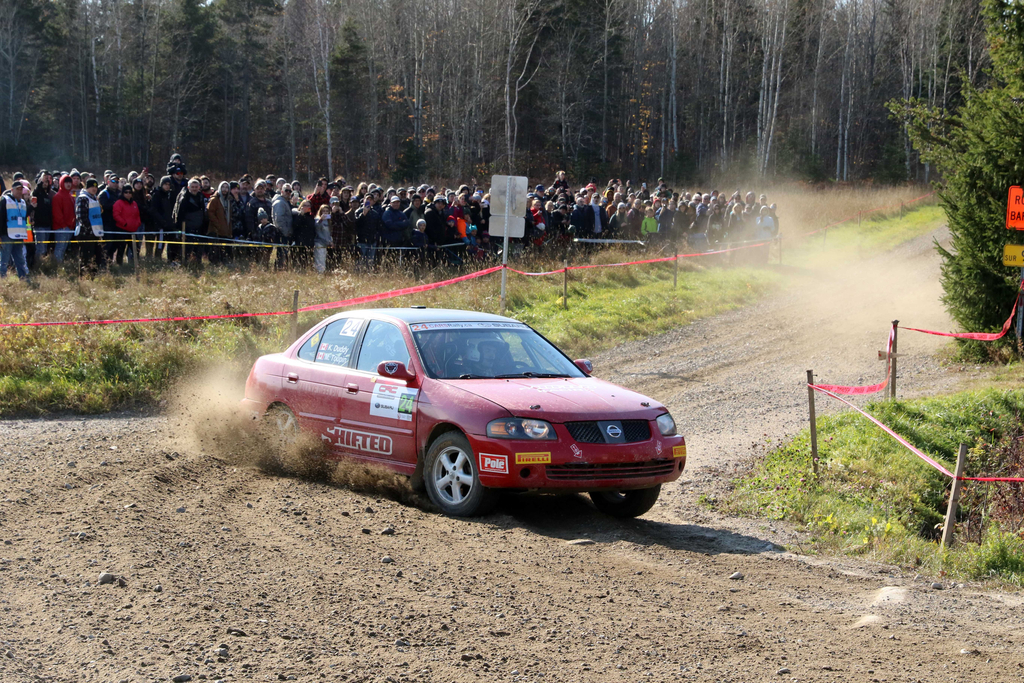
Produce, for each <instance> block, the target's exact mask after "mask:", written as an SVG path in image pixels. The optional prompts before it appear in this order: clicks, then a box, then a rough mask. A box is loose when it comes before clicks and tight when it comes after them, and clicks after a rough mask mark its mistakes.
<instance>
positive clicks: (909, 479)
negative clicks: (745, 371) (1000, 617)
mask: <svg viewBox="0 0 1024 683" xmlns="http://www.w3.org/2000/svg"><path fill="white" fill-rule="evenodd" d="M866 410H867V411H868V412H870V413H871V414H872V415H874V416H875V417H877V418H878V419H879V420H881V421H882V422H883V423H885V424H887V425H889V426H890V427H892V428H893V429H894V430H895V431H896V432H897V433H898V434H900V435H901V436H903V437H904V438H906V439H907V440H908V441H909V442H910V443H912V444H914V445H915V446H916V447H918V448H919V449H921V450H922V451H924V452H925V453H927V454H929V455H930V456H932V457H933V458H935V459H936V460H938V461H939V462H941V463H943V464H944V465H945V466H946V467H947V468H948V469H949V470H950V471H952V470H953V464H954V463H955V461H956V454H957V450H958V447H959V444H960V443H961V442H963V443H966V444H968V445H969V446H970V451H969V457H968V462H967V468H966V474H967V475H968V476H980V475H987V474H997V475H999V474H1006V472H1007V469H1008V467H1009V466H1010V465H1012V467H1009V469H1011V470H1013V469H1017V468H1018V464H1019V463H1017V460H1019V454H1018V456H1014V458H1016V459H1010V458H1008V457H1007V454H1008V453H1011V454H1012V453H1014V452H1017V451H1014V450H1013V449H1012V448H1009V447H1008V446H1007V443H1008V442H1013V443H1014V444H1017V445H1020V441H1021V438H1020V429H1021V414H1022V413H1024V390H1020V389H1017V390H1008V391H1000V390H995V389H988V390H983V391H968V392H961V393H958V394H953V395H950V396H943V397H938V398H929V399H919V400H914V401H895V402H893V401H889V402H875V403H869V404H868V406H867V408H866ZM809 438H810V437H809V434H808V432H807V431H806V430H805V431H804V432H802V433H801V434H799V435H797V436H796V437H795V438H793V439H792V440H790V441H789V442H787V443H786V444H784V445H782V446H780V447H778V448H775V449H774V450H771V451H769V452H768V453H767V454H766V455H765V456H764V457H763V459H762V460H761V461H760V462H758V463H757V464H756V466H755V467H754V469H753V470H752V472H751V473H750V474H748V475H747V476H745V477H743V478H742V479H741V480H740V481H739V482H738V484H737V486H736V488H735V491H734V492H733V494H732V496H731V498H730V499H729V501H727V503H725V505H726V506H727V507H728V508H729V509H731V510H733V511H735V512H738V513H741V514H746V515H751V516H758V517H767V518H770V519H785V520H789V521H792V522H795V523H797V524H801V525H804V526H805V527H806V528H807V530H808V531H809V532H810V533H811V535H812V543H813V547H814V549H815V550H819V551H828V552H843V553H856V554H869V555H871V556H872V557H874V558H876V559H880V560H885V561H892V562H897V563H900V564H903V565H906V566H922V565H925V566H926V567H927V568H928V569H930V570H931V571H933V572H935V573H936V574H942V573H949V574H951V575H953V576H956V577H960V578H971V579H979V578H989V577H992V576H996V577H999V578H1001V579H1002V580H1005V581H1007V582H1010V583H1014V584H1020V582H1021V580H1022V579H1024V572H1022V568H1024V541H1022V540H1021V538H1020V531H1021V529H1022V526H1021V521H1022V520H1021V519H1020V518H1019V514H1018V512H1019V511H1013V510H1009V511H1007V510H1008V509H1009V508H1013V507H1014V506H1015V505H1016V503H1014V504H1012V505H1010V506H1009V508H1008V507H1007V505H1006V501H1007V500H1010V501H1011V502H1012V501H1013V500H1015V498H1014V497H1013V495H1011V496H1010V498H1007V497H1006V495H1004V494H1007V493H1010V494H1012V493H1013V492H1012V491H1010V490H1008V489H1005V487H1012V486H1013V485H1007V484H1004V485H995V484H983V483H980V482H966V483H965V485H964V487H965V488H964V490H965V494H964V498H963V499H962V500H961V508H960V520H961V522H962V524H961V525H960V526H959V527H958V532H959V534H960V537H961V540H969V539H970V538H971V537H973V538H974V540H975V541H977V542H975V543H970V542H962V543H958V544H957V546H956V547H955V549H953V550H950V551H946V552H943V551H942V550H941V549H940V548H939V547H938V545H937V544H936V543H935V539H936V538H938V536H939V534H940V529H941V524H942V520H943V517H944V515H945V509H946V505H947V501H948V492H949V488H950V480H949V479H948V478H947V477H945V476H944V475H942V474H941V473H939V472H938V471H936V470H935V469H933V468H932V467H930V466H929V465H928V464H927V463H925V462H923V461H922V460H920V459H919V458H917V457H916V456H914V455H913V454H912V453H910V452H909V451H907V450H906V449H905V448H904V447H903V446H901V445H900V444H898V443H897V442H896V441H895V440H894V439H892V438H891V437H890V436H888V435H887V434H885V433H884V432H883V431H882V430H880V429H879V428H878V427H877V426H875V425H874V424H872V423H871V422H870V421H868V420H866V419H865V418H863V417H862V416H860V415H859V414H857V413H854V412H848V413H842V414H839V415H834V416H828V417H824V418H821V419H819V421H818V444H819V470H820V472H819V475H818V477H815V476H814V475H813V474H812V471H811V462H810V444H809ZM1014 448H1016V446H1015V447H1014ZM1010 460H1013V462H1010ZM1013 476H1019V475H1013ZM1000 486H1002V487H1003V488H1004V490H1001V489H1000ZM997 508H998V509H997Z"/></svg>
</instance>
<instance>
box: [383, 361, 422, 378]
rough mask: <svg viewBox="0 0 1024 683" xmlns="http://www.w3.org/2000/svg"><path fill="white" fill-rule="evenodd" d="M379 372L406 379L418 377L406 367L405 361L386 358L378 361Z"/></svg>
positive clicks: (385, 375) (386, 375)
mask: <svg viewBox="0 0 1024 683" xmlns="http://www.w3.org/2000/svg"><path fill="white" fill-rule="evenodd" d="M377 374H378V375H380V376H381V377H390V378H392V379H404V380H406V381H410V380H414V379H416V374H415V373H414V372H413V371H412V370H410V369H409V368H407V367H405V363H402V362H401V361H397V360H385V361H381V362H380V363H377Z"/></svg>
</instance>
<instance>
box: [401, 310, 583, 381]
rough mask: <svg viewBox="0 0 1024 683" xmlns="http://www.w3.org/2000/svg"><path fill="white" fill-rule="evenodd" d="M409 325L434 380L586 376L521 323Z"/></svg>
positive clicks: (421, 356)
mask: <svg viewBox="0 0 1024 683" xmlns="http://www.w3.org/2000/svg"><path fill="white" fill-rule="evenodd" d="M409 328H410V329H411V330H412V336H413V339H415V340H416V346H417V347H418V348H419V351H420V358H422V359H423V363H424V365H426V368H427V372H428V373H429V374H430V376H431V377H433V378H435V379H496V378H518V377H585V376H586V375H584V374H583V373H582V372H581V371H580V369H579V368H577V367H576V365H575V364H574V363H573V362H572V361H571V360H569V359H568V358H566V356H565V354H563V353H562V352H561V351H559V350H558V349H557V348H555V347H554V346H553V345H552V344H551V343H550V342H549V341H547V340H546V339H544V338H543V337H541V336H540V335H539V334H537V333H536V332H534V331H533V330H532V329H530V328H529V327H527V326H526V325H524V324H522V323H500V322H497V323H489V322H488V323H460V322H451V323H420V324H413V325H410V326H409Z"/></svg>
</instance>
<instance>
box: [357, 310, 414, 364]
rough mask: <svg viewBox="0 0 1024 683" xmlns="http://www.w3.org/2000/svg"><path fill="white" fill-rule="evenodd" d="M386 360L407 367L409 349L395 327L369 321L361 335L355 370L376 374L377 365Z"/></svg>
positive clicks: (377, 321) (376, 321)
mask: <svg viewBox="0 0 1024 683" xmlns="http://www.w3.org/2000/svg"><path fill="white" fill-rule="evenodd" d="M386 360H397V361H399V362H402V363H404V364H405V366H406V367H409V349H408V347H406V345H405V339H404V338H403V337H402V332H401V331H400V330H399V329H398V328H397V327H395V326H394V325H392V324H391V323H387V322H384V321H382V320H371V321H370V325H369V327H367V328H366V333H365V334H364V335H363V346H362V348H361V349H360V351H359V362H358V363H357V364H356V369H357V370H365V371H366V372H376V371H377V365H378V364H380V363H381V362H382V361H386Z"/></svg>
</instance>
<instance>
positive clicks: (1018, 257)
mask: <svg viewBox="0 0 1024 683" xmlns="http://www.w3.org/2000/svg"><path fill="white" fill-rule="evenodd" d="M1003 265H1004V266H1014V267H1015V268H1024V244H1007V245H1006V246H1005V247H1003Z"/></svg>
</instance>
